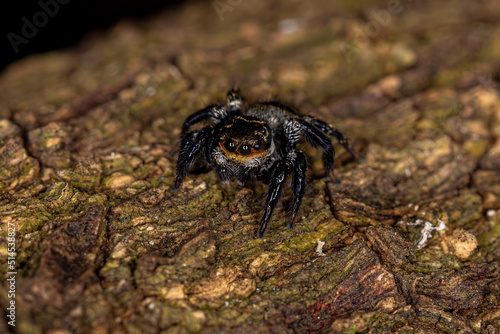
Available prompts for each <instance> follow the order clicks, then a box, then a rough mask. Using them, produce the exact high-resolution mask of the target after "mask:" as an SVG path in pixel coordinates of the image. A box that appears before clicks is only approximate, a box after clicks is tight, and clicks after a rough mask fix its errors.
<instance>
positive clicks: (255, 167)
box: [174, 89, 357, 238]
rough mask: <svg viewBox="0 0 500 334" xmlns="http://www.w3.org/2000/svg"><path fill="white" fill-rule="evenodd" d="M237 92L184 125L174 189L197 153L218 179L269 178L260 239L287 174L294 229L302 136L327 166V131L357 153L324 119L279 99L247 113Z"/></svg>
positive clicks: (301, 184)
mask: <svg viewBox="0 0 500 334" xmlns="http://www.w3.org/2000/svg"><path fill="white" fill-rule="evenodd" d="M242 105H243V100H242V98H241V96H240V95H239V92H238V90H235V89H233V90H230V91H229V92H228V93H227V106H226V107H224V106H221V105H212V106H209V107H206V108H205V109H202V110H200V111H198V112H196V113H194V114H192V115H191V116H189V117H188V118H187V119H186V121H185V122H184V125H183V126H182V133H181V138H182V142H181V148H180V152H179V158H178V160H177V176H176V178H175V184H174V189H177V188H179V186H180V185H181V183H182V180H183V179H184V177H185V176H186V175H187V173H188V171H189V170H190V168H191V167H192V166H193V164H194V163H195V162H196V161H197V160H198V159H199V158H201V157H204V159H205V161H206V163H207V164H208V165H209V166H211V167H213V169H214V170H215V171H216V172H217V174H218V175H219V177H220V179H221V180H222V182H229V180H230V179H231V178H232V177H235V178H236V179H237V180H238V182H239V183H240V184H244V183H245V182H246V181H248V180H250V179H255V178H260V177H263V176H266V175H268V176H270V177H271V178H270V182H269V188H268V191H267V196H266V206H265V210H264V214H263V216H262V219H261V220H260V227H259V231H258V237H259V238H262V237H263V236H264V232H265V231H266V227H267V224H268V223H269V220H270V219H271V215H272V213H273V210H274V208H275V207H276V204H278V200H279V198H280V196H281V193H282V191H283V186H284V185H285V182H286V180H287V178H288V176H289V175H290V174H291V173H293V182H292V192H293V194H294V198H293V203H292V208H291V219H290V222H289V223H288V227H289V228H292V227H293V224H294V222H295V219H296V217H297V212H298V211H299V207H300V204H301V202H302V197H303V196H304V192H305V187H306V170H307V163H306V156H305V154H304V153H302V152H301V151H299V150H297V149H296V145H297V142H298V140H299V138H300V136H301V135H302V136H304V138H305V140H306V141H308V142H309V143H310V144H312V146H314V147H319V148H320V149H321V150H322V151H323V163H324V166H325V169H326V170H327V171H330V170H332V169H333V158H334V154H335V152H334V150H333V146H332V143H331V141H330V139H329V138H328V137H327V136H326V134H329V135H332V136H334V137H335V138H337V140H338V141H339V142H340V144H342V145H343V146H344V147H345V148H346V149H347V151H349V152H350V153H351V154H352V155H353V156H355V157H357V153H356V152H355V151H354V150H353V149H352V148H351V147H350V146H349V145H348V143H347V141H346V140H345V139H344V136H343V135H342V134H341V133H340V132H338V131H337V130H334V129H332V128H331V127H330V126H329V125H328V124H326V123H325V122H323V121H321V120H319V119H317V118H315V117H312V116H308V115H297V114H296V113H295V112H294V111H293V110H292V109H290V108H289V107H287V106H284V105H282V104H280V103H278V102H264V103H256V104H253V105H251V106H249V107H248V108H246V110H245V111H243V110H242ZM205 120H211V121H212V124H211V125H208V126H206V127H204V128H202V129H201V130H197V131H191V132H190V131H189V128H190V127H191V126H192V125H194V124H196V123H198V122H201V121H205Z"/></svg>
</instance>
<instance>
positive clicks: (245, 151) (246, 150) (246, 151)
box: [238, 145, 252, 155]
mask: <svg viewBox="0 0 500 334" xmlns="http://www.w3.org/2000/svg"><path fill="white" fill-rule="evenodd" d="M238 152H240V153H241V154H243V155H249V154H250V153H252V149H251V148H250V146H248V145H241V146H240V148H239V150H238Z"/></svg>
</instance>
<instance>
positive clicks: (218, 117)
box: [181, 105, 228, 138]
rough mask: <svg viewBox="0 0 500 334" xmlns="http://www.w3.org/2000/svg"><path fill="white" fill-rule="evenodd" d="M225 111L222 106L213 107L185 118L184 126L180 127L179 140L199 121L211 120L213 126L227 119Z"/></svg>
mask: <svg viewBox="0 0 500 334" xmlns="http://www.w3.org/2000/svg"><path fill="white" fill-rule="evenodd" d="M227 115H228V114H227V110H226V108H224V107H223V106H220V105H213V106H209V107H206V108H204V109H202V110H199V111H197V112H195V113H194V114H192V115H191V116H189V117H188V118H186V120H185V121H184V124H183V125H182V132H181V138H184V136H186V134H187V133H188V131H189V128H190V127H191V126H192V125H194V124H196V123H199V122H201V121H204V120H207V119H211V120H212V121H213V122H214V123H215V124H217V123H220V122H221V121H222V120H223V119H224V118H226V117H227Z"/></svg>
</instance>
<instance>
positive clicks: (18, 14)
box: [0, 0, 185, 71]
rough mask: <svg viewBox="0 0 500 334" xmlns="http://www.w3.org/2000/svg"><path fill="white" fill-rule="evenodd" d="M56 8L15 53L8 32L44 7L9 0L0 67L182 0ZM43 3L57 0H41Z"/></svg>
mask: <svg viewBox="0 0 500 334" xmlns="http://www.w3.org/2000/svg"><path fill="white" fill-rule="evenodd" d="M60 1H61V2H65V1H67V3H66V4H59V3H57V4H58V5H59V8H58V12H57V13H56V14H55V15H54V16H53V17H50V16H48V20H47V23H46V24H45V25H44V26H41V27H40V28H38V33H37V34H36V35H35V36H34V37H32V38H28V42H27V43H26V44H24V43H23V44H19V45H18V49H19V51H18V52H17V53H16V52H15V50H14V48H13V47H12V44H11V42H10V41H9V38H8V34H9V32H13V33H15V34H17V35H19V36H23V34H22V31H21V30H22V28H23V25H24V24H25V23H24V22H23V21H22V18H23V17H26V19H27V20H28V21H29V22H31V23H33V15H35V13H37V12H39V11H43V9H42V7H41V6H40V4H39V0H30V1H9V2H8V5H7V4H4V6H8V7H7V8H6V9H4V10H2V11H1V12H0V27H1V35H2V37H1V43H0V50H2V52H1V54H0V71H2V70H3V69H4V68H5V67H6V66H7V65H8V64H9V63H12V62H13V61H16V60H18V59H21V58H23V57H26V56H27V55H29V54H32V53H40V52H46V51H49V50H54V49H59V48H64V47H68V46H71V45H74V44H76V43H77V42H78V41H80V40H81V39H82V37H83V36H85V34H86V33H87V32H89V31H95V30H97V31H99V30H102V29H106V28H107V27H109V26H111V25H113V23H115V22H116V21H118V20H120V19H121V18H125V17H130V18H142V17H144V16H147V15H150V14H153V13H155V12H157V11H160V10H163V9H166V8H169V7H173V6H176V5H178V4H179V3H181V2H184V1H185V0H142V1H140V0H109V1H99V0H86V1H85V0H60ZM41 2H43V3H50V2H56V0H41Z"/></svg>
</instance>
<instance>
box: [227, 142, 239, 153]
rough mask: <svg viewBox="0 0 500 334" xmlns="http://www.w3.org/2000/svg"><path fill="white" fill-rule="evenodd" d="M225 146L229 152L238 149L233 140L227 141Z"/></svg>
mask: <svg viewBox="0 0 500 334" xmlns="http://www.w3.org/2000/svg"><path fill="white" fill-rule="evenodd" d="M224 148H225V149H226V150H227V151H228V152H234V151H236V145H234V143H233V142H232V141H227V142H225V143H224Z"/></svg>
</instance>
